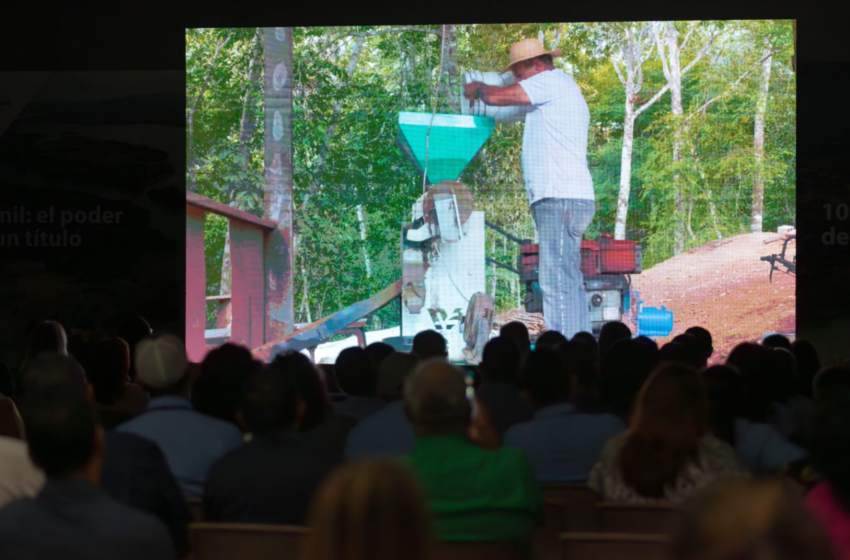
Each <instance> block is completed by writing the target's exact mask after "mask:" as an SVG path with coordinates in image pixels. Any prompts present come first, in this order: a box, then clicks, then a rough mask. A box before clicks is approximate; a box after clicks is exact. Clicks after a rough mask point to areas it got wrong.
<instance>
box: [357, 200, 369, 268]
mask: <svg viewBox="0 0 850 560" xmlns="http://www.w3.org/2000/svg"><path fill="white" fill-rule="evenodd" d="M357 221H358V222H360V241H361V242H362V243H363V264H364V265H365V266H366V277H367V278H371V277H372V261H371V260H370V259H369V248H368V246H367V244H366V212H365V210H363V205H362V204H358V205H357Z"/></svg>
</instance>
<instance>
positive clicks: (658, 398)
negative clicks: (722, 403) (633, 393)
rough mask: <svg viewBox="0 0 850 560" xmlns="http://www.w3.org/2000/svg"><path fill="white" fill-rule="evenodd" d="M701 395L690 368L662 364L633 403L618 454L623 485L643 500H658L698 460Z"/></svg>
mask: <svg viewBox="0 0 850 560" xmlns="http://www.w3.org/2000/svg"><path fill="white" fill-rule="evenodd" d="M707 408H708V406H707V402H706V396H705V390H704V388H703V385H702V382H701V381H700V378H699V375H698V374H697V372H696V370H695V369H694V368H692V367H690V366H688V365H685V364H681V363H675V362H668V363H662V364H660V365H659V366H658V367H657V368H656V369H655V371H654V372H653V373H652V375H651V376H650V377H649V379H648V380H647V382H646V384H644V386H643V388H642V389H641V391H640V394H639V395H638V398H637V401H636V403H635V413H634V417H633V420H632V424H631V427H630V428H629V431H628V433H627V435H626V440H625V442H624V444H623V448H622V449H621V450H620V455H619V457H618V464H619V468H620V474H621V475H622V477H623V481H624V482H625V483H626V484H627V485H628V486H630V487H632V488H634V489H635V491H637V492H638V493H639V494H640V495H642V496H644V497H647V498H662V497H663V496H664V487H665V486H667V485H669V484H672V483H674V481H675V480H676V478H677V476H678V474H679V471H680V470H681V469H682V468H683V467H684V466H685V465H686V464H687V462H688V461H690V460H692V459H694V458H696V456H697V451H698V448H699V442H700V439H702V437H703V436H704V435H705V434H706V432H707V421H706V420H707Z"/></svg>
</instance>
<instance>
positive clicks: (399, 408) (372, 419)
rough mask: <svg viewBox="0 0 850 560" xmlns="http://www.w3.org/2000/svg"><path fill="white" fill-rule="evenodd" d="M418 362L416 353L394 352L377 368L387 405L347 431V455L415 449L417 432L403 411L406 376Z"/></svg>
mask: <svg viewBox="0 0 850 560" xmlns="http://www.w3.org/2000/svg"><path fill="white" fill-rule="evenodd" d="M418 364H419V358H418V357H417V356H416V355H415V354H406V353H404V352H395V353H393V354H390V355H389V356H387V357H386V358H384V360H383V362H381V365H380V367H379V368H378V393H379V394H380V396H381V398H382V399H384V401H385V402H386V403H387V404H386V406H384V408H382V409H381V410H379V411H378V412H376V413H374V414H372V415H370V416H369V417H368V418H366V419H364V420H362V421H361V422H359V423H358V424H357V425H356V426H354V428H352V430H351V432H350V433H349V434H348V439H347V440H346V442H345V459H346V460H349V461H350V460H352V459H358V458H361V457H374V456H384V457H403V456H405V455H408V454H409V453H410V452H411V451H413V445H414V443H415V442H416V436H415V434H414V432H413V425H412V424H411V423H410V420H409V419H408V418H407V415H406V414H405V412H404V400H403V398H402V397H403V388H404V382H405V380H406V379H407V378H408V377H409V376H410V374H411V373H412V372H413V370H414V368H416V366H417V365H418Z"/></svg>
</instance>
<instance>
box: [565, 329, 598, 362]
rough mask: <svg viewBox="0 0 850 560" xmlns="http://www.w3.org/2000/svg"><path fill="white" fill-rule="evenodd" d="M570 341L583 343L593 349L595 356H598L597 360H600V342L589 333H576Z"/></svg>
mask: <svg viewBox="0 0 850 560" xmlns="http://www.w3.org/2000/svg"><path fill="white" fill-rule="evenodd" d="M570 340H572V341H576V342H583V343H585V344H587V345H589V346H590V347H591V348H593V352H594V354H596V359H597V360H598V359H599V341H598V340H596V337H595V336H593V335H592V334H590V333H589V332H587V331H581V332H578V333H576V334H575V335H574V336H573V337H572V338H571V339H570Z"/></svg>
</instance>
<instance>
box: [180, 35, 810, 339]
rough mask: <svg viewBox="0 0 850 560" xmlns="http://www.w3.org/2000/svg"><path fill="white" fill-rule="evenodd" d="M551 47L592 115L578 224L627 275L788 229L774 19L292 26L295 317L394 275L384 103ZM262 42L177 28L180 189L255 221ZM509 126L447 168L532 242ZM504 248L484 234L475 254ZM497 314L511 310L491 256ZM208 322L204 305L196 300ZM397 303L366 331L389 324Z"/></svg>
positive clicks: (787, 70) (790, 212) (499, 220)
mask: <svg viewBox="0 0 850 560" xmlns="http://www.w3.org/2000/svg"><path fill="white" fill-rule="evenodd" d="M528 37H539V38H540V39H541V40H542V41H543V43H544V45H545V46H546V48H547V49H556V48H557V49H560V50H561V51H562V53H563V55H562V56H561V57H558V58H556V59H555V61H556V66H557V67H559V68H562V69H563V70H564V71H566V72H567V73H569V74H570V75H572V76H573V78H574V79H575V81H576V82H577V83H578V85H579V86H580V88H581V90H582V92H583V94H584V97H585V99H586V101H587V104H588V106H589V108H590V113H591V125H590V131H589V140H588V165H589V167H590V171H591V173H592V176H593V181H594V187H595V191H596V208H597V210H596V216H595V217H594V220H593V223H592V224H591V226H590V229H589V230H588V232H587V236H588V237H591V238H595V237H596V236H598V235H599V234H601V233H612V234H615V235H616V237H617V238H626V239H634V240H639V241H640V242H642V243H643V244H644V246H645V249H644V268H649V267H651V266H653V265H654V264H656V263H659V262H662V261H664V260H666V259H669V258H670V257H672V256H674V255H676V254H678V253H681V252H683V251H686V250H688V249H690V248H692V247H695V246H699V245H702V244H704V243H706V242H709V241H712V240H717V239H723V238H725V237H729V236H734V235H738V234H741V233H746V232H751V231H771V230H775V229H776V227H777V226H779V225H783V224H792V225H793V224H794V221H795V183H796V177H795V165H796V161H795V149H796V134H795V130H796V115H795V104H796V79H795V73H794V69H793V66H792V55H793V54H794V48H793V41H794V31H793V27H792V22H791V21H790V20H765V21H722V22H714V21H712V22H645V23H614V24H606V23H587V24H584V23H545V24H516V25H510V24H498V25H489V24H488V25H430V26H428V25H426V26H386V27H368V26H361V27H324V28H323V27H311V28H294V29H293V44H294V55H293V56H294V76H293V79H294V117H293V118H294V121H293V128H294V131H293V142H294V163H293V165H294V169H293V174H294V222H295V238H294V241H295V274H294V279H295V289H294V302H295V303H294V308H295V321H296V322H298V323H308V322H312V321H315V320H317V319H319V318H321V317H323V316H325V315H328V314H330V313H332V312H334V311H337V310H339V309H342V308H343V307H345V306H347V305H350V304H352V303H354V302H357V301H360V300H362V299H365V298H367V297H369V296H371V295H373V294H375V293H376V292H378V291H380V290H382V289H383V288H385V287H387V286H388V285H389V284H391V283H392V282H394V281H395V280H397V279H398V278H399V277H400V275H401V263H400V241H399V236H400V231H401V229H400V228H401V223H402V222H403V221H406V220H407V219H409V215H410V208H411V204H412V203H413V202H414V201H415V199H416V198H417V197H418V196H419V195H420V194H421V192H422V177H421V176H420V175H418V174H417V173H416V171H415V169H414V168H413V166H412V165H411V163H410V162H409V161H408V160H407V159H406V157H405V156H404V155H403V154H402V152H401V151H400V150H399V149H398V147H397V145H396V134H397V126H398V125H397V116H398V113H399V112H401V111H432V110H436V111H437V112H443V113H459V112H460V103H461V102H462V99H461V96H460V82H461V76H462V74H463V72H465V71H469V70H481V71H501V70H502V69H503V68H504V66H505V65H506V64H507V62H508V60H509V55H508V53H509V51H510V45H511V44H512V43H514V42H516V41H518V40H521V39H524V38H528ZM263 52H264V51H263V34H262V30H261V29H257V28H233V29H190V30H188V31H187V37H186V69H187V107H186V113H187V125H188V126H187V138H186V143H187V144H186V146H187V154H188V158H187V159H188V167H187V170H186V173H187V185H188V189H189V190H191V191H193V192H197V193H199V194H202V195H203V196H206V197H209V198H211V199H213V200H216V201H218V202H221V203H224V204H228V205H230V206H233V207H236V208H239V209H241V210H245V211H247V212H250V213H252V214H255V215H257V216H262V213H263V161H264V154H263V147H264V142H263V138H264V136H263V135H264V130H263V120H264V119H263V80H264V76H263ZM523 126H524V125H523V123H522V122H518V123H510V124H500V125H497V127H496V131H495V132H494V134H493V136H492V137H491V138H490V139H489V140H488V141H487V143H486V144H485V146H484V148H483V149H482V151H481V153H480V154H479V156H478V157H476V158H475V160H474V161H473V162H472V163H471V165H470V166H469V167H468V168H467V170H466V171H465V172H464V173H463V175H462V176H461V177H460V179H461V180H462V181H463V182H464V183H465V184H466V185H467V186H468V187H469V189H470V190H471V192H472V194H473V197H474V200H475V205H476V209H477V210H482V211H484V212H485V213H486V218H487V220H488V221H489V222H491V223H493V224H495V225H497V226H499V227H500V228H502V229H504V230H506V231H508V232H510V233H512V234H514V235H516V236H517V237H520V238H529V239H531V238H533V237H534V224H533V221H532V219H531V214H530V211H529V207H528V201H527V198H526V193H525V188H524V184H523V178H522V169H521V163H520V156H521V145H522V132H523ZM205 237H206V251H205V253H206V255H205V256H206V263H207V277H208V281H207V295H210V296H212V295H219V294H227V293H229V273H228V270H229V244H228V242H227V237H228V233H227V222H226V221H225V220H224V219H223V218H218V217H216V216H214V215H211V214H208V216H207V224H206V229H205ZM516 254H517V246H516V245H515V244H513V243H511V242H509V241H507V240H505V238H504V237H502V236H501V235H499V234H498V233H495V232H494V231H493V230H491V229H488V230H487V256H488V257H490V258H493V259H495V260H496V261H499V262H501V263H504V264H507V265H509V266H515V265H516ZM487 278H488V281H487V287H488V291H489V292H491V293H492V294H494V295H495V297H496V304H497V311H504V310H506V309H511V308H515V307H519V305H520V302H521V298H522V290H521V287H520V285H519V281H518V277H517V276H516V275H515V274H513V273H512V272H510V271H509V270H506V269H503V268H498V267H495V266H490V265H488V270H487ZM209 315H210V319H211V320H212V310H210V313H209ZM398 317H399V308H398V305H397V304H396V305H395V306H394V307H393V306H389V307H387V308H385V309H384V310H382V311H380V312H378V313H377V314H375V315H374V316H373V317H372V318H371V321H372V324H371V325H370V329H379V328H387V327H391V326H395V325H397V324H398Z"/></svg>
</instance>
